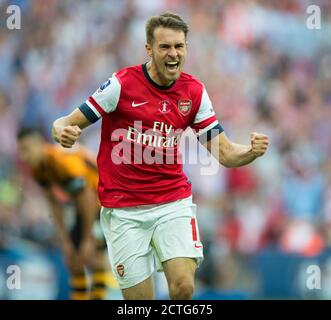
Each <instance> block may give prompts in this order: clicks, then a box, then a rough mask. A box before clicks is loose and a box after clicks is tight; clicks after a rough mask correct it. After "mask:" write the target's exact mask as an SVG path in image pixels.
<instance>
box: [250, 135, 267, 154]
mask: <svg viewBox="0 0 331 320" xmlns="http://www.w3.org/2000/svg"><path fill="white" fill-rule="evenodd" d="M268 144H269V138H268V136H266V135H265V134H262V133H257V132H253V133H251V146H252V149H251V150H252V152H253V153H254V154H255V155H256V156H257V157H260V156H263V155H264V154H265V152H266V151H267V149H268Z"/></svg>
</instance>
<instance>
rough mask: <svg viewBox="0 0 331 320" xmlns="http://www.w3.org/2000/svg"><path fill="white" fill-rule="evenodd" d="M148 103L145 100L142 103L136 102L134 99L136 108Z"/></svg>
mask: <svg viewBox="0 0 331 320" xmlns="http://www.w3.org/2000/svg"><path fill="white" fill-rule="evenodd" d="M146 103H148V101H145V102H142V103H134V101H132V107H133V108H136V107H139V106H142V105H144V104H146Z"/></svg>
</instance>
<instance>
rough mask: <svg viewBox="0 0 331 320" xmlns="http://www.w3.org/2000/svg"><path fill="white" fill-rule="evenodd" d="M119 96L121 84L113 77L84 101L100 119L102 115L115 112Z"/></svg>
mask: <svg viewBox="0 0 331 320" xmlns="http://www.w3.org/2000/svg"><path fill="white" fill-rule="evenodd" d="M120 94H121V84H120V82H119V81H118V79H117V77H116V76H115V75H113V76H112V77H111V78H109V79H108V81H106V82H105V83H104V84H103V85H101V86H100V88H99V89H98V90H96V91H95V92H94V93H93V94H92V96H90V97H89V98H88V99H87V100H86V102H85V103H86V104H87V105H88V106H89V107H90V109H91V110H92V111H93V112H94V113H95V115H96V116H97V117H98V118H100V116H101V115H102V114H103V113H109V112H113V111H115V110H116V107H117V104H118V100H119V98H120Z"/></svg>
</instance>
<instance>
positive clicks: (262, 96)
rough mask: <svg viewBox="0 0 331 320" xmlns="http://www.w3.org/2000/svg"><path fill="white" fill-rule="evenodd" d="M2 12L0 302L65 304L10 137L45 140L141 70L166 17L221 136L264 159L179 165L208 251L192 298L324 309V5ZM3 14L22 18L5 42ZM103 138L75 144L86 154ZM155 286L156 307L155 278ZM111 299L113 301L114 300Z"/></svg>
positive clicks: (134, 4) (328, 155)
mask: <svg viewBox="0 0 331 320" xmlns="http://www.w3.org/2000/svg"><path fill="white" fill-rule="evenodd" d="M0 4H1V5H0V12H1V20H0V21H1V30H0V70H1V71H0V73H1V76H0V298H1V299H65V298H66V297H67V286H66V277H67V274H66V270H65V268H64V266H63V261H62V259H61V255H60V253H59V250H58V249H57V247H56V234H55V232H54V228H53V224H52V221H51V219H50V212H49V207H48V204H47V202H46V201H45V199H44V197H43V195H42V192H41V190H40V189H39V187H38V186H37V185H36V184H35V183H34V182H33V181H31V179H30V178H29V177H28V176H26V174H25V173H24V172H22V171H21V170H20V166H19V162H18V159H17V151H16V141H15V135H16V131H17V129H18V127H20V126H21V125H22V124H24V125H25V126H33V125H38V126H41V127H42V128H43V130H44V132H45V134H46V135H48V137H49V135H50V126H51V123H52V122H53V120H54V119H55V118H57V117H59V116H61V115H63V114H66V113H68V112H69V111H71V110H72V109H73V108H74V107H76V106H78V105H79V104H80V103H81V102H82V101H84V99H85V98H86V97H87V96H88V95H89V94H90V93H91V92H94V90H95V89H96V88H97V87H98V86H99V85H100V84H101V83H103V82H104V81H105V80H106V79H107V78H108V77H109V76H110V75H111V74H112V73H113V72H114V71H116V70H118V69H120V68H122V67H124V66H127V65H134V64H140V63H143V62H145V61H146V60H147V57H146V54H145V51H144V43H145V34H144V22H145V20H146V18H147V17H148V16H150V15H152V14H159V13H161V12H163V11H165V10H172V11H174V12H177V13H179V14H181V15H183V17H184V18H185V19H186V21H187V22H188V23H189V25H190V30H191V31H190V34H189V39H188V40H189V48H188V58H187V62H186V68H185V71H187V72H189V73H192V74H194V75H196V76H197V77H198V78H200V79H201V80H202V81H203V82H204V83H205V84H206V87H207V90H208V92H209V95H210V97H211V99H212V101H213V105H214V108H215V111H216V113H217V115H218V118H219V120H220V121H221V123H222V125H223V127H224V128H225V130H226V132H227V134H228V136H229V137H230V138H231V139H232V140H234V141H238V142H242V143H249V134H250V132H252V131H260V132H263V133H266V134H268V135H269V137H270V140H271V143H270V149H269V151H268V152H267V154H266V155H265V157H264V158H263V159H260V160H258V161H256V162H255V163H254V164H252V165H250V166H247V167H244V168H240V169H231V170H230V169H222V168H221V169H220V170H219V171H218V173H217V174H213V175H201V170H200V169H201V168H202V167H204V165H188V164H186V165H185V170H186V172H187V174H188V175H189V178H190V179H191V181H192V183H193V187H194V200H195V202H196V203H197V204H198V217H199V227H200V232H201V238H202V240H203V242H204V244H205V262H204V264H203V266H202V268H201V269H200V270H199V271H198V274H197V278H198V280H197V292H196V295H195V298H202V299H203V298H210V299H247V298H250V299H262V298H263V299H269V298H299V299H304V298H316V299H330V298H331V289H330V288H331V285H330V283H331V258H330V255H329V251H330V245H331V185H330V181H331V125H330V124H331V50H330V49H331V43H330V39H331V2H330V1H327V0H324V1H322V0H318V1H314V2H313V3H312V2H311V1H304V0H302V1H299V0H293V1H290V0H288V1H286V0H279V1H221V0H218V1H216V0H215V1H211V0H209V1H198V0H197V1H194V0H158V1H153V0H136V1H134V0H132V1H129V0H121V1H118V0H94V1H69V0H68V1H62V0H61V1H56V0H31V1H27V0H26V1H25V0H22V1H10V2H7V1H0ZM9 4H17V5H19V6H20V8H21V10H22V21H21V23H22V28H21V30H8V29H7V28H6V24H5V22H6V19H7V16H6V8H7V6H8V5H9ZM310 4H315V5H316V4H317V5H319V6H320V8H321V13H322V17H321V19H322V20H321V29H320V30H309V29H308V28H307V27H306V20H307V17H308V14H307V13H306V8H307V6H308V5H310ZM99 129H100V128H99V125H95V126H92V127H91V128H89V129H87V131H86V132H85V133H84V134H83V136H82V141H83V143H84V144H86V145H87V146H88V147H89V148H91V149H92V150H93V151H95V152H96V151H97V148H98V141H99ZM184 152H186V151H185V150H184ZM187 152H190V151H187ZM192 152H193V150H192ZM68 212H69V216H70V206H68ZM11 264H17V265H19V266H20V268H21V279H22V284H21V289H20V290H8V288H7V287H6V280H7V278H8V274H7V272H6V271H7V269H6V268H7V267H8V265H11ZM310 265H317V266H319V267H320V270H321V289H320V290H309V289H308V288H307V286H306V282H307V277H308V276H309V274H308V273H307V267H308V266H310ZM156 280H157V295H158V297H159V298H165V297H166V296H165V294H166V287H165V281H164V278H162V276H160V275H158V276H156ZM120 297H121V296H120V293H119V290H118V288H116V287H114V288H111V289H110V291H109V298H110V299H120Z"/></svg>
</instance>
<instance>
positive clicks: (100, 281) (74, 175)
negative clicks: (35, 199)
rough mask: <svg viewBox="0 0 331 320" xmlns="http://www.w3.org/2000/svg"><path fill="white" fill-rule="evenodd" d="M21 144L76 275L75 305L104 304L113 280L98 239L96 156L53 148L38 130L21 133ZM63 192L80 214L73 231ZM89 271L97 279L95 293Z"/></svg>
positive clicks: (73, 280) (73, 283)
mask: <svg viewBox="0 0 331 320" xmlns="http://www.w3.org/2000/svg"><path fill="white" fill-rule="evenodd" d="M17 139H18V149H19V155H20V158H21V159H22V160H23V161H24V163H25V164H27V165H28V167H29V169H30V170H31V174H32V177H33V178H34V179H35V180H36V181H37V182H38V183H39V184H40V186H41V187H42V189H44V190H45V193H46V195H47V198H48V200H49V203H50V205H51V209H52V213H53V217H54V221H55V223H56V226H57V230H58V235H59V238H60V241H61V248H62V250H63V254H64V256H65V260H66V264H67V267H68V269H69V271H70V273H71V290H72V292H71V299H73V300H85V299H104V298H105V296H106V293H107V282H108V280H109V279H110V278H109V276H110V275H109V273H108V272H107V258H106V257H105V242H104V240H103V236H102V235H101V236H100V238H97V237H95V236H93V227H96V226H97V224H95V222H96V219H98V216H99V210H100V204H99V200H98V196H97V183H98V172H97V168H96V164H95V160H94V159H93V156H91V155H90V154H89V152H88V150H86V149H84V148H83V147H81V146H78V147H77V148H76V149H75V150H72V151H70V152H68V151H66V150H65V149H63V148H61V147H58V146H55V145H52V144H48V143H47V142H46V141H45V140H44V139H43V137H42V135H41V134H40V132H39V131H38V130H37V129H31V128H29V129H22V130H21V131H20V132H19V133H18V135H17ZM59 192H61V193H62V194H65V195H67V196H69V197H70V200H71V201H72V202H73V205H74V208H75V225H74V227H73V229H72V230H70V231H69V230H68V228H67V226H66V223H65V219H64V212H63V206H62V204H61V201H60V200H59V197H58V196H57V194H58V193H59ZM85 267H87V270H86V269H85ZM86 271H90V272H91V273H92V281H91V288H89V281H88V277H87V276H86Z"/></svg>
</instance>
